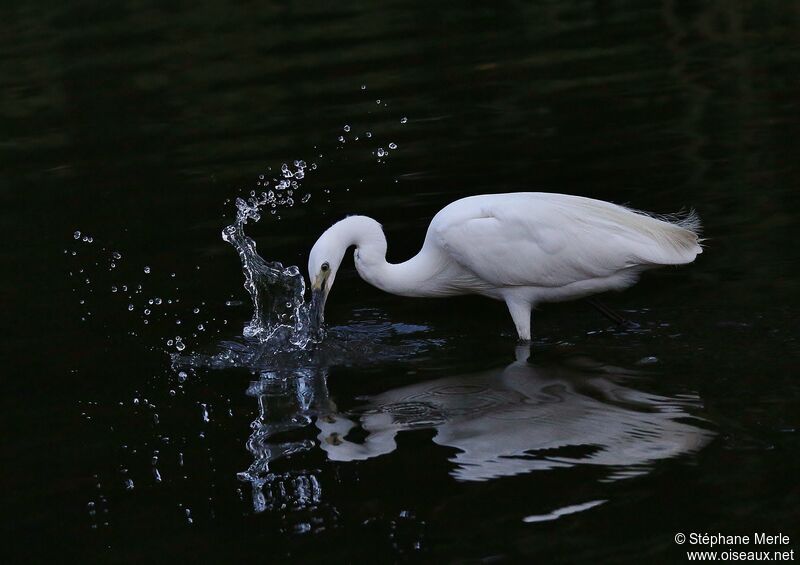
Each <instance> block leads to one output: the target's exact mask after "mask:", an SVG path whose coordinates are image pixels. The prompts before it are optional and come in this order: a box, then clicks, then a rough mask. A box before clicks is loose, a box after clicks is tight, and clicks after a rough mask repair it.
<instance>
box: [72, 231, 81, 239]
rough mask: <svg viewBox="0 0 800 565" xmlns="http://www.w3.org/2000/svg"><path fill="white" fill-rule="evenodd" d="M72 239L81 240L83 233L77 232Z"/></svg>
mask: <svg viewBox="0 0 800 565" xmlns="http://www.w3.org/2000/svg"><path fill="white" fill-rule="evenodd" d="M72 237H74V238H75V239H80V238H81V232H79V231H77V230H75V233H73V234H72Z"/></svg>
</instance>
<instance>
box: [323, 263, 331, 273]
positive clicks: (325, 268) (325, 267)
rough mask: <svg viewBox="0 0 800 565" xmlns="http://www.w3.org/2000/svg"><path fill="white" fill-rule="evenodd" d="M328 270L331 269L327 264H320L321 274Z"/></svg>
mask: <svg viewBox="0 0 800 565" xmlns="http://www.w3.org/2000/svg"><path fill="white" fill-rule="evenodd" d="M330 268H331V266H330V265H328V263H327V262H325V263H323V264H322V267H321V269H322V272H323V273H324V272H325V271H327V270H328V269H330Z"/></svg>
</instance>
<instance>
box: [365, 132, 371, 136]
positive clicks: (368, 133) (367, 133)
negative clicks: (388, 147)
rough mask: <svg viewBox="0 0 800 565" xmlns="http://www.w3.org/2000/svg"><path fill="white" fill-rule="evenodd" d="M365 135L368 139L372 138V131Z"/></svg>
mask: <svg viewBox="0 0 800 565" xmlns="http://www.w3.org/2000/svg"><path fill="white" fill-rule="evenodd" d="M364 135H366V136H367V137H372V132H371V131H368V132H366V133H365V134H364Z"/></svg>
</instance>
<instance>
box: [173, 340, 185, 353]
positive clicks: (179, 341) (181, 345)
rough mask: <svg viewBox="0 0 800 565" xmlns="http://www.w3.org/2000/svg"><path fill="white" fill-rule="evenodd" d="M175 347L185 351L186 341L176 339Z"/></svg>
mask: <svg viewBox="0 0 800 565" xmlns="http://www.w3.org/2000/svg"><path fill="white" fill-rule="evenodd" d="M175 349H177V350H178V351H183V350H184V349H186V345H184V343H183V342H182V341H181V340H176V341H175Z"/></svg>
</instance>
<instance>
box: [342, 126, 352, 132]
mask: <svg viewBox="0 0 800 565" xmlns="http://www.w3.org/2000/svg"><path fill="white" fill-rule="evenodd" d="M342 129H343V130H344V131H350V126H347V125H346V126H344V127H343V128H342Z"/></svg>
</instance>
